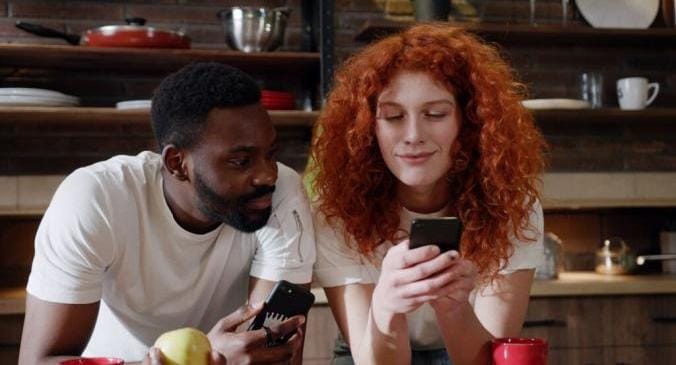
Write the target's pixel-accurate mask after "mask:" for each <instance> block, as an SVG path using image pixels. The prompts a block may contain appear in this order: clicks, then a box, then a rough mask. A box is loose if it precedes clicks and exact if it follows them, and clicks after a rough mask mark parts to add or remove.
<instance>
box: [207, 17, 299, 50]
mask: <svg viewBox="0 0 676 365" xmlns="http://www.w3.org/2000/svg"><path fill="white" fill-rule="evenodd" d="M290 14H291V9H290V8H288V7H281V8H273V9H271V8H264V7H253V6H234V7H231V8H229V9H224V10H221V11H219V12H218V18H219V19H220V20H221V23H222V24H223V30H224V31H225V41H226V42H227V44H228V46H230V48H232V49H237V50H240V51H243V52H266V51H274V50H275V49H277V48H279V46H281V45H282V43H283V42H284V30H285V28H286V23H287V20H288V19H289V15H290Z"/></svg>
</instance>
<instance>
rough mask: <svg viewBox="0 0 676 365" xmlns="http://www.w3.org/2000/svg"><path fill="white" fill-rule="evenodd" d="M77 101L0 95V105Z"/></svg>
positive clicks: (56, 104) (35, 104)
mask: <svg viewBox="0 0 676 365" xmlns="http://www.w3.org/2000/svg"><path fill="white" fill-rule="evenodd" d="M78 104H79V103H77V102H73V101H69V100H63V99H58V98H50V97H44V96H27V95H0V106H77V105H78Z"/></svg>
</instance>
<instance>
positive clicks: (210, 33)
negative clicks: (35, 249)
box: [0, 0, 676, 174]
mask: <svg viewBox="0 0 676 365" xmlns="http://www.w3.org/2000/svg"><path fill="white" fill-rule="evenodd" d="M242 3H243V2H241V1H236V0H220V1H206V0H152V1H151V0H146V1H68V0H65V1H39V0H23V1H21V0H0V42H4V43H50V44H64V43H65V42H64V41H62V40H59V39H50V38H41V37H37V36H34V35H31V34H28V33H25V32H23V31H21V30H19V29H16V28H15V27H14V22H15V21H16V20H23V21H30V22H34V23H38V24H43V25H47V26H51V27H54V28H56V29H59V30H63V31H67V32H75V33H77V32H81V31H83V30H85V29H88V28H92V27H97V26H101V25H106V24H120V23H122V22H123V19H124V18H125V17H130V16H142V17H146V18H147V19H148V22H149V25H153V26H157V27H162V28H169V29H179V28H181V29H185V31H186V32H187V33H188V34H189V35H190V36H191V37H192V39H193V42H194V47H196V48H226V46H225V44H224V41H223V39H224V36H223V30H222V29H221V25H220V24H219V21H218V19H217V17H216V13H217V12H218V11H219V10H220V9H223V8H225V7H228V6H233V5H238V4H242ZM246 3H247V4H248V5H268V6H281V5H286V6H290V7H291V8H292V9H293V12H292V16H291V19H290V22H289V26H288V29H287V33H286V42H285V45H284V47H283V49H286V50H299V49H300V22H301V21H300V13H301V11H300V10H301V9H300V0H286V1H285V0H256V1H248V2H246ZM473 3H479V4H480V6H478V7H477V12H476V14H478V15H481V16H482V19H483V20H484V21H491V22H512V23H524V22H528V1H527V0H485V1H481V2H473ZM571 3H572V2H571ZM536 5H537V7H536V21H537V22H538V23H539V24H552V23H557V22H560V21H561V18H560V14H561V2H560V1H559V0H538V1H537V2H536ZM410 12H411V7H410V3H409V2H408V1H406V0H387V1H386V0H361V1H357V0H340V1H336V2H335V14H336V18H335V26H336V28H335V36H336V39H335V43H336V47H335V52H336V56H337V57H336V59H337V63H340V62H342V60H344V59H345V57H347V56H349V55H350V54H351V53H353V52H354V51H356V50H358V49H360V48H361V47H363V45H364V44H363V43H360V42H356V41H354V35H355V34H356V33H357V31H358V30H359V29H360V28H361V26H362V25H363V23H364V21H365V20H366V19H370V18H385V17H388V18H395V19H410V18H411V14H410ZM451 16H452V17H455V18H457V19H460V20H463V19H465V18H466V17H465V16H463V15H462V14H461V13H460V11H459V10H458V9H456V10H454V12H453V13H452V15H451ZM657 19H658V20H656V21H655V24H654V25H653V26H654V27H663V26H664V25H663V23H662V22H661V14H660V16H658V18H657ZM474 20H476V19H474ZM568 21H569V24H571V26H572V25H585V23H584V20H583V19H582V18H581V17H580V15H579V14H576V13H575V11H574V7H573V6H572V5H571V9H570V11H569V20H568ZM504 54H505V57H506V58H507V59H509V60H510V61H511V63H512V64H513V66H514V67H515V69H516V70H517V71H518V74H519V76H520V77H521V79H522V81H523V82H525V83H526V84H527V85H528V86H529V87H530V92H531V95H532V97H534V98H551V97H565V98H576V97H578V78H579V74H580V73H581V72H584V71H601V72H602V73H603V76H604V81H605V84H604V103H605V105H606V106H608V107H616V106H617V100H616V96H615V92H614V82H615V80H616V79H617V78H619V77H623V76H629V75H643V76H646V77H648V78H650V79H651V80H653V81H657V82H659V83H660V84H661V91H660V95H659V96H658V98H657V99H656V100H655V103H654V106H655V107H674V106H676V105H675V104H676V91H675V90H676V88H675V87H674V85H675V83H676V74H674V73H673V69H674V65H675V64H676V51H675V50H669V49H657V48H625V47H575V46H573V47H556V46H549V47H542V46H540V47H528V46H518V47H516V46H515V47H510V48H507V49H504ZM162 76H163V75H149V74H133V73H129V74H125V73H115V74H111V73H100V72H93V71H54V70H40V69H15V68H12V69H7V68H0V86H32V87H42V88H48V89H55V90H60V91H62V92H66V93H69V94H72V95H77V96H80V97H81V98H82V101H83V105H87V106H112V105H114V103H115V102H117V101H120V100H129V99H142V98H148V97H149V96H150V95H151V94H152V90H153V89H154V87H155V86H156V85H157V83H158V82H159V80H160V78H161V77H162ZM256 76H258V77H259V78H260V79H261V83H262V84H263V85H264V86H265V84H268V85H273V87H279V85H292V87H294V88H299V87H300V86H299V85H297V84H298V82H296V81H295V80H294V78H293V77H289V75H286V78H284V77H282V78H281V80H280V78H279V76H272V77H269V75H256ZM286 87H288V86H286ZM675 129H676V127H674V126H670V125H665V124H661V125H660V126H659V127H658V128H654V127H649V128H648V131H642V130H640V129H637V128H635V127H632V126H626V125H616V124H607V125H603V126H599V125H587V126H582V127H575V128H569V127H561V126H543V131H544V133H545V134H546V137H547V139H548V141H549V142H550V144H551V155H550V170H552V171H599V170H601V171H634V170H638V171H674V170H676V148H675V147H676V141H675V140H674V139H675V138H676V137H674V136H676V133H673V132H674V131H675ZM97 132H98V134H99V136H98V137H92V136H91V134H90V133H89V132H86V131H78V130H70V129H67V128H66V129H62V130H57V131H50V130H48V131H45V130H42V129H40V128H36V129H35V130H34V131H33V132H31V131H26V130H22V131H20V132H18V131H17V130H16V128H15V127H13V126H12V127H3V129H0V145H2V146H3V147H0V174H17V173H31V172H32V173H67V172H68V171H70V170H72V169H73V168H74V167H76V166H79V165H82V164H86V163H89V162H92V161H96V160H98V159H101V158H106V157H108V156H110V155H113V154H115V153H133V152H136V151H138V150H141V149H145V148H148V146H152V136H150V134H149V133H147V132H145V133H141V134H140V135H139V133H135V134H132V135H130V138H128V139H125V138H120V137H122V136H124V133H125V132H124V131H119V130H109V131H107V130H100V131H97ZM287 132H288V133H286V132H285V134H288V135H289V136H293V138H291V139H290V140H288V142H286V143H285V144H283V146H284V149H283V151H282V154H281V157H282V160H283V161H286V162H288V163H291V164H293V165H294V166H295V167H296V168H298V169H302V168H303V165H304V164H303V163H302V161H303V160H304V158H305V153H306V148H307V142H308V141H307V140H301V139H300V138H299V137H302V138H305V137H306V136H308V133H309V132H308V131H307V129H302V128H301V130H295V131H287ZM121 133H122V134H121ZM57 137H58V138H61V139H60V140H59V141H58V143H54V141H55V138H57ZM87 139H90V140H89V143H88V142H86V141H85V140H87ZM104 139H107V141H103V140H104ZM94 141H97V142H94ZM89 147H92V148H89ZM45 155H48V156H51V157H49V158H48V159H50V161H49V163H41V162H40V160H41V157H42V156H45ZM33 161H35V162H33Z"/></svg>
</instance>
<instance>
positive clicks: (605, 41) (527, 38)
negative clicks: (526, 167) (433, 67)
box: [355, 19, 676, 47]
mask: <svg viewBox="0 0 676 365" xmlns="http://www.w3.org/2000/svg"><path fill="white" fill-rule="evenodd" d="M414 24H415V23H414V22H412V21H403V22H400V21H393V20H386V19H369V20H367V21H366V22H365V23H364V25H363V26H362V27H361V30H360V31H359V32H358V33H357V35H356V36H355V40H358V41H363V42H370V41H372V40H374V39H378V38H381V37H383V36H385V35H388V34H391V33H394V32H397V31H400V30H403V29H405V28H407V27H409V26H411V25H414ZM445 24H450V25H455V26H458V27H463V28H465V29H467V30H469V31H471V32H473V33H476V34H477V35H480V36H481V37H483V38H484V39H486V40H488V41H491V42H498V43H500V44H503V45H511V44H522V45H528V46H551V45H576V46H587V47H588V46H602V47H607V46H624V47H627V46H634V47H673V46H676V30H674V29H673V28H651V29H596V28H592V27H584V26H568V27H563V26H553V25H541V26H531V25H522V24H502V23H453V22H450V23H449V22H446V23H445Z"/></svg>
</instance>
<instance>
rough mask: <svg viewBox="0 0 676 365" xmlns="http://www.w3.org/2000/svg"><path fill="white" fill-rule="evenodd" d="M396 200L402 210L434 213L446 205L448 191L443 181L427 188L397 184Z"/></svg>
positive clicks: (448, 195)
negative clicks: (402, 207) (401, 206)
mask: <svg viewBox="0 0 676 365" xmlns="http://www.w3.org/2000/svg"><path fill="white" fill-rule="evenodd" d="M397 198H398V199H399V202H400V203H401V205H403V206H404V208H406V209H408V210H410V211H412V212H416V213H434V212H438V211H440V210H442V209H444V207H446V206H447V205H448V201H449V200H450V189H449V187H448V184H447V183H446V182H445V181H439V182H437V183H435V184H433V185H428V186H407V185H404V184H402V183H399V185H398V186H397Z"/></svg>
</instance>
